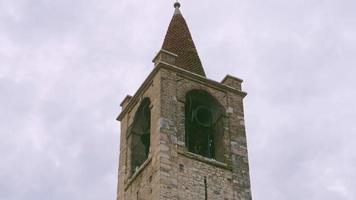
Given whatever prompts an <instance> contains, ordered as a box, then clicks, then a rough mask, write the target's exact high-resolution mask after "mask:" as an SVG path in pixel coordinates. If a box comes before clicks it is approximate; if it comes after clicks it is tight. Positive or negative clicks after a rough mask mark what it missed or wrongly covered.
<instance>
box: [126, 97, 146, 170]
mask: <svg viewBox="0 0 356 200" xmlns="http://www.w3.org/2000/svg"><path fill="white" fill-rule="evenodd" d="M129 140H130V147H131V149H130V150H131V151H130V152H131V156H130V160H131V166H130V168H131V174H133V173H134V172H135V171H136V170H137V169H138V168H139V167H140V166H141V165H142V164H143V163H144V162H145V161H146V160H147V158H148V154H149V151H150V143H151V109H150V99H149V98H148V97H146V98H144V99H143V100H142V101H141V104H140V106H139V107H138V109H137V111H136V113H135V116H134V120H133V122H132V124H131V126H130V130H129Z"/></svg>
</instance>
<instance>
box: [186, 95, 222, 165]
mask: <svg viewBox="0 0 356 200" xmlns="http://www.w3.org/2000/svg"><path fill="white" fill-rule="evenodd" d="M223 110H224V109H223V107H222V106H221V105H220V104H219V102H218V101H217V100H216V99H215V98H214V97H212V96H211V95H210V94H209V93H208V92H206V91H203V90H192V91H190V92H188V93H187V95H186V102H185V116H186V117H185V134H186V137H185V138H186V146H187V148H188V150H189V151H190V152H192V153H195V154H199V155H202V156H204V157H208V158H212V159H216V160H219V161H224V145H223V120H222V119H223V113H224V112H223Z"/></svg>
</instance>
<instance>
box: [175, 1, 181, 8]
mask: <svg viewBox="0 0 356 200" xmlns="http://www.w3.org/2000/svg"><path fill="white" fill-rule="evenodd" d="M174 7H175V8H178V9H179V8H180V3H179V2H178V1H176V2H175V3H174Z"/></svg>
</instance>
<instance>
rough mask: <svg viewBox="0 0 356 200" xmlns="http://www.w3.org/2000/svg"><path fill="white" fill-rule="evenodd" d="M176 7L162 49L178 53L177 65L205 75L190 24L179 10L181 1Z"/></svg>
mask: <svg viewBox="0 0 356 200" xmlns="http://www.w3.org/2000/svg"><path fill="white" fill-rule="evenodd" d="M174 7H175V11H174V15H173V18H172V20H171V22H170V24H169V27H168V30H167V33H166V37H165V39H164V42H163V45H162V49H164V50H166V51H169V52H171V53H174V54H176V55H178V57H177V59H176V63H175V65H176V66H177V67H180V68H182V69H185V70H187V71H190V72H193V73H195V74H199V75H201V76H204V77H205V76H206V75H205V71H204V68H203V65H202V63H201V61H200V58H199V55H198V52H197V49H196V48H195V45H194V42H193V39H192V36H191V34H190V31H189V28H188V25H187V23H186V21H185V19H184V17H183V15H182V14H181V12H180V10H179V8H180V3H179V2H176V3H175V4H174Z"/></svg>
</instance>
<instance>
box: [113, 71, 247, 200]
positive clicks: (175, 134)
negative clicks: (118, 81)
mask: <svg viewBox="0 0 356 200" xmlns="http://www.w3.org/2000/svg"><path fill="white" fill-rule="evenodd" d="M228 83H229V85H228V86H224V85H223V84H221V83H217V82H215V81H212V80H208V79H206V78H202V77H200V76H197V75H194V74H191V73H190V72H187V71H184V70H181V69H177V68H176V67H174V66H169V65H160V64H158V65H157V66H156V69H155V70H154V71H153V72H152V73H151V75H150V76H149V78H148V79H147V80H146V81H145V83H144V84H143V85H142V86H141V87H140V89H139V92H137V93H136V94H135V95H134V97H133V98H132V99H130V103H127V104H126V106H128V108H130V109H128V108H126V109H125V108H124V107H123V109H124V111H125V112H123V114H122V116H121V118H120V119H121V146H120V164H119V165H120V167H119V168H120V169H119V186H118V199H119V200H131V199H132V200H134V199H135V200H136V199H147V200H149V199H153V200H156V199H157V200H163V199H165V200H173V199H176V200H190V199H192V200H193V199H194V200H200V199H205V195H206V193H207V196H208V199H214V200H220V199H221V200H230V199H231V200H232V199H236V200H250V199H251V192H250V181H249V167H248V156H247V142H246V135H245V125H244V113H243V102H242V101H243V97H244V96H245V93H243V92H242V91H241V89H240V88H235V89H234V88H233V87H232V86H233V85H234V84H231V81H230V80H229V81H228ZM239 87H240V86H239ZM192 89H201V90H205V91H207V92H209V94H211V95H212V96H213V97H214V98H215V99H216V100H218V101H219V103H220V104H221V105H222V106H223V107H224V109H225V110H226V113H225V114H224V116H223V118H224V123H223V126H224V129H223V132H222V133H221V134H222V137H223V143H222V144H220V145H219V146H218V147H217V148H224V149H223V152H224V161H223V162H218V161H215V160H213V159H208V158H204V157H203V156H199V155H195V154H193V153H190V152H188V151H187V148H186V147H185V109H184V105H185V94H186V93H187V92H188V91H190V90H192ZM140 97H150V99H151V104H152V105H151V106H152V109H151V117H152V118H151V134H152V135H151V152H150V154H149V158H148V160H147V161H146V162H145V163H144V164H143V166H141V169H139V170H138V171H137V173H135V174H134V175H132V176H130V175H128V172H129V170H128V166H127V164H128V163H129V157H128V156H127V155H129V154H130V152H129V151H130V150H129V148H128V144H127V140H126V137H125V135H126V131H127V127H128V126H129V125H130V124H131V123H132V117H133V115H134V113H135V109H137V107H138V105H139V99H140ZM128 110H129V111H128Z"/></svg>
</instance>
